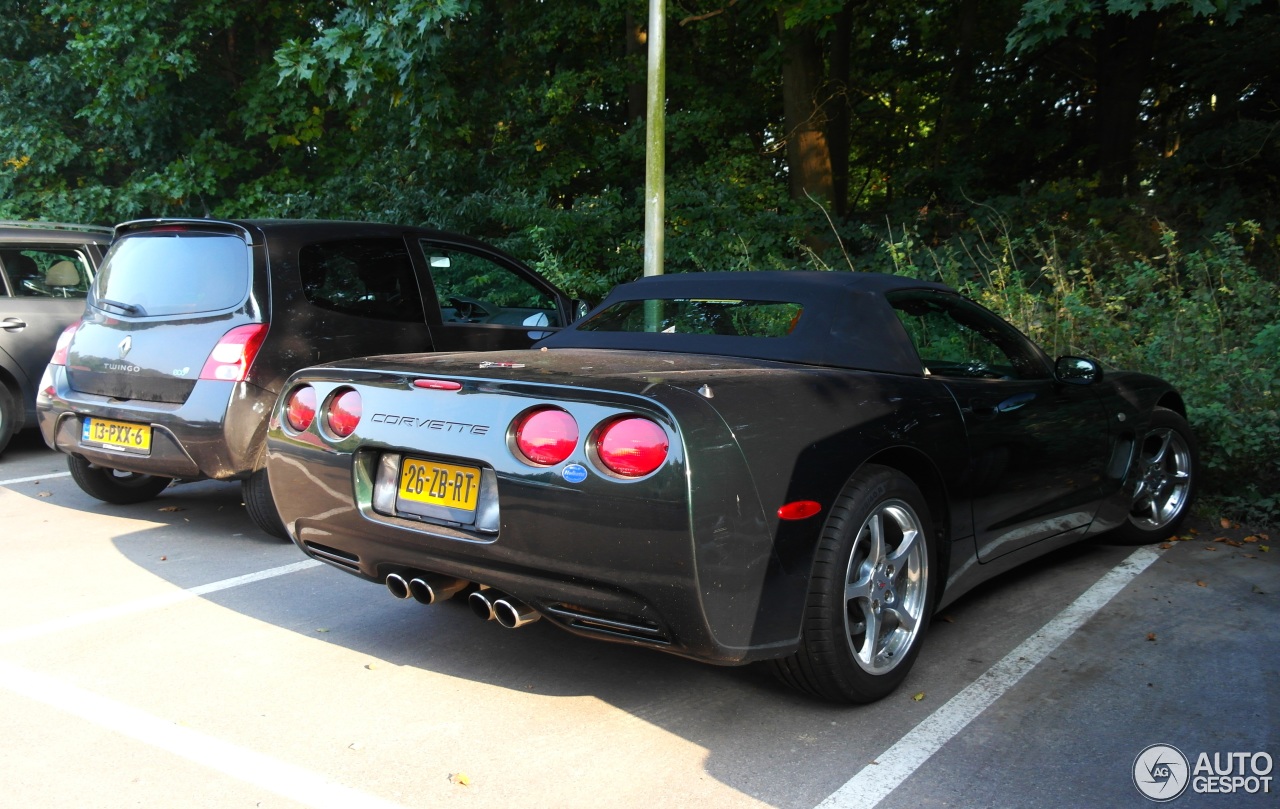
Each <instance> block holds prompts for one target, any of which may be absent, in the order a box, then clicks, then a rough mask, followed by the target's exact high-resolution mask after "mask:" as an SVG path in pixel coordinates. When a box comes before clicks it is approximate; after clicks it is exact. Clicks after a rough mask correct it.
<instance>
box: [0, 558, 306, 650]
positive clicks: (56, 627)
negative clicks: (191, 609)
mask: <svg viewBox="0 0 1280 809" xmlns="http://www.w3.org/2000/svg"><path fill="white" fill-rule="evenodd" d="M320 564H321V563H320V562H317V561H316V560H315V559H306V560H303V561H301V562H294V563H293V564H291V565H282V566H280V567H273V568H271V569H269V570H260V571H258V572H257V573H246V574H245V575H243V576H236V577H235V578H232V579H223V580H222V581H215V582H213V583H212V584H202V585H200V586H199V587H191V588H189V589H186V590H175V591H173V592H170V593H163V594H161V595H158V596H152V597H151V598H140V599H138V600H137V601H129V602H126V603H124V604H117V605H115V606H114V607H103V608H102V609H98V610H90V611H89V612H81V613H78V614H76V615H68V616H67V617H65V618H55V619H53V620H52V621H45V622H43V623H39V624H32V625H31V626H20V627H17V628H15V629H7V630H0V646H3V645H5V644H6V643H16V642H17V641H21V640H28V639H30V638H37V637H40V636H42V635H49V634H52V633H54V632H61V631H63V630H66V629H74V628H75V627H79V626H85V625H86V624H96V623H98V622H100V621H109V620H111V619H113V618H120V617H122V616H125V615H133V614H134V613H138V612H146V611H147V610H155V609H160V608H161V607H167V606H169V605H171V604H178V603H180V602H182V601H186V600H187V599H191V598H197V597H199V596H202V595H207V594H209V593H216V592H218V591H219V590H227V589H229V588H232V587H239V586H241V585H243V584H252V583H253V582H256V581H262V580H264V579H272V578H275V577H276V576H284V575H286V574H288V573H295V572H297V571H299V570H306V569H307V568H311V567H319V566H320Z"/></svg>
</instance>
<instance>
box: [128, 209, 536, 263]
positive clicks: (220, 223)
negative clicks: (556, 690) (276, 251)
mask: <svg viewBox="0 0 1280 809" xmlns="http://www.w3.org/2000/svg"><path fill="white" fill-rule="evenodd" d="M173 225H185V226H189V227H202V226H203V227H213V228H228V229H234V230H237V231H239V232H240V233H241V234H243V235H245V236H247V237H248V238H250V239H251V240H253V241H254V242H256V241H257V236H255V234H265V235H266V237H267V238H270V236H271V235H279V236H282V237H283V238H284V239H285V241H288V240H311V239H316V240H326V241H327V240H336V239H344V238H351V237H353V236H365V237H373V238H377V237H384V238H389V237H396V236H406V235H408V236H417V237H421V238H428V239H437V240H440V241H442V242H453V243H457V244H459V245H465V246H468V247H471V248H472V249H477V250H483V251H487V252H490V253H495V254H500V255H503V256H507V257H508V258H512V257H511V256H509V255H508V254H507V253H505V252H504V251H502V250H500V249H499V248H497V247H495V246H494V245H492V244H489V243H487V242H483V241H480V240H479V239H475V238H472V237H470V236H466V235H463V234H460V233H454V232H451V231H445V230H437V229H435V228H430V227H425V226H421V225H395V224H390V223H386V222H364V221H360V220H354V219H269V218H267V219H192V218H184V217H172V218H169V217H164V218H155V219H135V220H133V221H130V222H122V223H120V224H119V225H116V229H115V235H116V237H117V238H119V237H120V236H124V235H127V234H132V233H145V232H146V231H147V230H150V229H154V228H163V227H165V226H173ZM512 260H515V259H514V258H513V259H512Z"/></svg>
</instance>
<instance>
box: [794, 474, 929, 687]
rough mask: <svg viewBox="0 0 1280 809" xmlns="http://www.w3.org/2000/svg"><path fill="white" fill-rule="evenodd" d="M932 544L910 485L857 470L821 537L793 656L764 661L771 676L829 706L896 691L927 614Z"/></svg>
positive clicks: (924, 508) (901, 478)
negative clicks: (829, 702)
mask: <svg viewBox="0 0 1280 809" xmlns="http://www.w3.org/2000/svg"><path fill="white" fill-rule="evenodd" d="M877 537H878V541H877ZM934 545H935V542H934V537H933V523H932V521H931V519H930V515H929V506H928V504H927V503H926V502H925V499H924V496H923V495H922V494H921V493H920V489H919V488H918V487H917V486H916V485H915V484H914V483H913V482H912V481H911V479H910V478H908V477H906V476H905V475H903V474H902V473H900V472H898V471H897V470H894V469H890V468H888V467H884V466H875V465H867V466H865V467H863V468H862V469H860V470H858V472H857V473H856V474H854V476H853V477H852V478H850V480H849V482H848V483H847V484H845V487H844V490H843V491H842V492H841V493H840V497H839V498H838V499H837V500H836V502H835V505H834V506H833V507H832V509H831V513H830V515H829V516H828V517H827V522H826V525H824V526H823V529H822V536H821V538H820V539H819V542H818V551H817V555H816V558H815V560H814V566H813V576H812V578H811V579H810V582H809V595H808V599H807V601H806V605H805V615H804V624H803V627H802V632H801V639H800V647H799V648H798V649H797V650H796V651H795V652H794V653H793V654H791V655H790V656H789V657H785V658H782V659H780V660H774V661H770V665H771V666H772V668H773V672H774V674H775V675H776V676H777V677H778V678H779V679H781V680H782V681H783V682H784V683H786V684H787V685H790V686H791V687H793V688H796V689H798V690H800V691H803V692H805V693H807V694H810V695H812V696H816V697H819V698H821V699H825V700H830V701H833V702H848V703H865V702H874V701H875V700H878V699H881V698H883V697H885V696H886V695H888V694H889V693H890V692H892V691H893V690H894V689H895V688H897V687H898V686H899V685H900V684H901V683H902V681H903V679H905V678H906V676H907V672H908V671H910V669H911V665H912V664H913V663H914V662H915V659H916V656H917V655H918V654H919V651H920V644H921V641H922V640H923V638H924V634H925V630H926V629H927V628H928V625H929V617H930V616H931V615H932V613H933V605H934V603H935V601H936V592H937V585H936V581H937V580H938V578H939V576H941V571H939V570H937V552H936V549H935V547H934ZM877 548H878V549H877ZM868 624H871V627H872V628H871V631H870V632H868Z"/></svg>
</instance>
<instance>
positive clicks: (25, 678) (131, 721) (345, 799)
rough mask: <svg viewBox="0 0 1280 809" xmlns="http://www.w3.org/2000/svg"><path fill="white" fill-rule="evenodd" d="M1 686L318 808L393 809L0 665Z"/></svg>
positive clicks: (255, 755) (295, 769) (280, 763)
mask: <svg viewBox="0 0 1280 809" xmlns="http://www.w3.org/2000/svg"><path fill="white" fill-rule="evenodd" d="M0 686H3V687H4V688H7V689H8V690H10V691H14V692H17V693H18V694H21V695H22V696H24V697H27V698H29V699H32V700H35V701H37V702H42V703H44V704H46V705H49V706H51V707H53V708H56V709H58V710H60V711H65V712H67V713H70V714H72V715H74V716H78V717H80V718H81V719H85V720H88V721H89V722H92V723H93V724H95V725H99V726H100V727H104V728H106V729H108V730H110V731H113V732H115V733H119V734H122V735H124V736H129V737H131V738H134V739H137V740H138V741H140V742H143V743H144V744H148V745H151V746H152V747H156V748H159V749H161V750H165V751H167V752H170V753H173V754H174V755H178V756H181V757H183V758H185V759H187V760H189V761H193V762H195V763H196V764H199V765H201V766H204V767H208V768H210V769H214V770H217V771H218V772H222V773H225V774H227V775H229V776H231V777H232V778H238V779H240V780H241V781H245V782H247V783H250V784H253V785H254V786H257V787H261V788H262V789H265V790H269V791H270V792H274V793H275V794H277V795H280V796H281V797H284V798H287V799H288V800H291V801H296V802H298V803H301V804H303V805H306V806H314V807H317V809H398V807H399V805H398V804H395V803H392V802H390V801H386V800H383V799H382V798H378V797H375V796H373V795H368V794H365V793H363V792H358V791H356V790H354V789H351V788H349V787H345V786H342V785H341V784H338V783H335V782H334V781H331V780H329V779H327V778H325V777H324V776H321V775H319V774H317V773H314V772H311V771H309V770H306V769H303V768H302V767H298V766H296V765H293V764H290V763H288V762H285V761H281V760H279V759H276V758H272V757H271V756H267V755H264V754H262V753H258V752H255V751H253V750H247V749H245V748H243V747H240V746H238V745H234V744H231V743H230V742H224V741H222V740H221V739H216V738H214V737H212V736H207V735H205V734H203V733H200V732H198V731H195V730H192V729H190V728H187V727H183V726H181V725H176V724H174V723H173V722H171V721H168V720H165V719H160V718H159V717H156V716H152V715H151V714H148V713H145V712H144V711H140V710H138V709H136V708H131V707H129V706H128V705H124V704H122V703H119V702H116V701H114V700H110V699H107V698H105V697H101V696H98V695H97V694H92V693H90V692H88V691H85V690H84V689H82V688H78V687H76V686H73V685H69V684H67V683H62V682H58V681H56V680H54V679H52V678H50V677H47V676H44V675H39V674H35V673H33V672H30V671H27V670H25V669H22V668H19V667H17V666H13V665H10V664H8V663H5V662H2V661H0Z"/></svg>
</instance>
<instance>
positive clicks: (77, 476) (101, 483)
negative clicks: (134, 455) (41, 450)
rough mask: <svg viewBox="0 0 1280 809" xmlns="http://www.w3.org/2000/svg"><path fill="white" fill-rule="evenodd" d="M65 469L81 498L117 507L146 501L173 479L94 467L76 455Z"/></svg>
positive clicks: (166, 486)
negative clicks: (92, 498)
mask: <svg viewBox="0 0 1280 809" xmlns="http://www.w3.org/2000/svg"><path fill="white" fill-rule="evenodd" d="M67 468H68V469H70V470H71V478H72V479H73V480H75V482H76V485H77V486H79V487H80V488H81V489H82V490H83V491H84V493H85V494H87V495H89V496H90V497H96V498H97V499H99V500H101V501H103V502H104V503H113V504H115V505H117V506H127V505H131V504H133V503H142V502H145V501H147V500H150V499H152V498H154V497H155V496H156V495H158V494H160V492H162V491H164V490H165V489H166V488H168V487H169V484H170V483H172V482H173V478H162V477H159V476H157V475H144V474H142V473H140V472H125V471H123V470H119V469H111V468H110V467H106V466H98V465H97V464H92V463H89V462H88V461H87V460H85V459H84V458H83V457H81V456H79V455H68V456H67Z"/></svg>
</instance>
